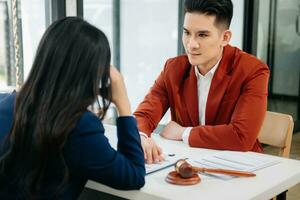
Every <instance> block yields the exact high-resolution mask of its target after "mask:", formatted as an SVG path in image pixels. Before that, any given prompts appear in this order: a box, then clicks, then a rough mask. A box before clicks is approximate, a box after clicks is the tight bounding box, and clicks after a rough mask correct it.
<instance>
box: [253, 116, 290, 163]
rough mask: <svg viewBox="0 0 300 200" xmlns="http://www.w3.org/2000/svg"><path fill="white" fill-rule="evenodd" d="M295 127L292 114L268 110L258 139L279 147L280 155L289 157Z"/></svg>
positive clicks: (263, 142)
mask: <svg viewBox="0 0 300 200" xmlns="http://www.w3.org/2000/svg"><path fill="white" fill-rule="evenodd" d="M293 129H294V121H293V118H292V116H291V115H287V114H282V113H276V112H270V111H267V112H266V116H265V119H264V122H263V125H262V127H261V129H260V132H259V135H258V140H259V141H260V142H261V143H262V144H267V145H270V146H273V147H277V148H279V154H278V155H279V156H281V157H285V158H288V157H289V155H290V150H291V142H292V135H293Z"/></svg>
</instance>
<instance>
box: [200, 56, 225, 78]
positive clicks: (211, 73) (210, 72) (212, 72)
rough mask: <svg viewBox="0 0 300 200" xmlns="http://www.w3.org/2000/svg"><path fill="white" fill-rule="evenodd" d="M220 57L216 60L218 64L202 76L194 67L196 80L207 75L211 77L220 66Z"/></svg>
mask: <svg viewBox="0 0 300 200" xmlns="http://www.w3.org/2000/svg"><path fill="white" fill-rule="evenodd" d="M221 59H222V57H221V58H220V59H219V60H218V62H217V63H216V64H215V65H214V66H213V67H212V68H211V69H210V70H209V71H208V72H207V73H206V74H205V75H204V76H203V75H202V74H201V73H200V72H199V69H198V67H197V66H194V67H195V74H196V77H197V78H200V77H205V76H207V75H210V76H213V75H214V74H215V72H216V70H217V68H218V66H219V64H220V61H221Z"/></svg>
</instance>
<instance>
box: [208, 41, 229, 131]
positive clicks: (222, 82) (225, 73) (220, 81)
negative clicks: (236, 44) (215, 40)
mask: <svg viewBox="0 0 300 200" xmlns="http://www.w3.org/2000/svg"><path fill="white" fill-rule="evenodd" d="M233 53H234V48H233V47H231V46H229V45H228V46H226V47H225V48H224V52H223V56H222V60H221V61H220V64H219V67H218V69H217V70H216V72H215V75H214V77H213V79H212V82H211V85H210V89H209V93H208V97H207V103H206V111H205V124H207V125H213V124H214V120H215V118H216V116H217V113H218V110H219V109H218V108H219V106H220V103H221V101H222V98H223V96H224V94H225V92H226V89H227V86H228V83H229V81H230V72H231V70H232V61H233V59H232V58H233V56H232V54H233Z"/></svg>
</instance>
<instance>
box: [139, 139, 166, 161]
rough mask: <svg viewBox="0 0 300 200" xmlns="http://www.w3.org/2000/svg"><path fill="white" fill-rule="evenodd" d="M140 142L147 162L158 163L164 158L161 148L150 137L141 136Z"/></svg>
mask: <svg viewBox="0 0 300 200" xmlns="http://www.w3.org/2000/svg"><path fill="white" fill-rule="evenodd" d="M141 143H142V147H143V150H144V157H145V161H146V163H147V164H151V163H158V162H161V161H163V160H164V157H163V155H162V150H161V148H160V147H159V146H157V145H156V144H155V142H154V140H153V139H152V138H146V137H144V136H141Z"/></svg>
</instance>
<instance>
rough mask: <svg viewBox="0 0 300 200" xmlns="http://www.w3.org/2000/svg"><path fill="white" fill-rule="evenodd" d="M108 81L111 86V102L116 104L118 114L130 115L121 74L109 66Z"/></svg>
mask: <svg viewBox="0 0 300 200" xmlns="http://www.w3.org/2000/svg"><path fill="white" fill-rule="evenodd" d="M110 81H111V88H112V102H113V103H114V104H115V105H116V107H117V109H118V111H119V115H120V116H128V115H131V108H130V102H129V99H128V96H127V91H126V87H125V83H124V78H123V76H122V74H121V73H120V72H119V71H118V70H117V69H116V68H115V67H114V66H112V65H111V66H110Z"/></svg>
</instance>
